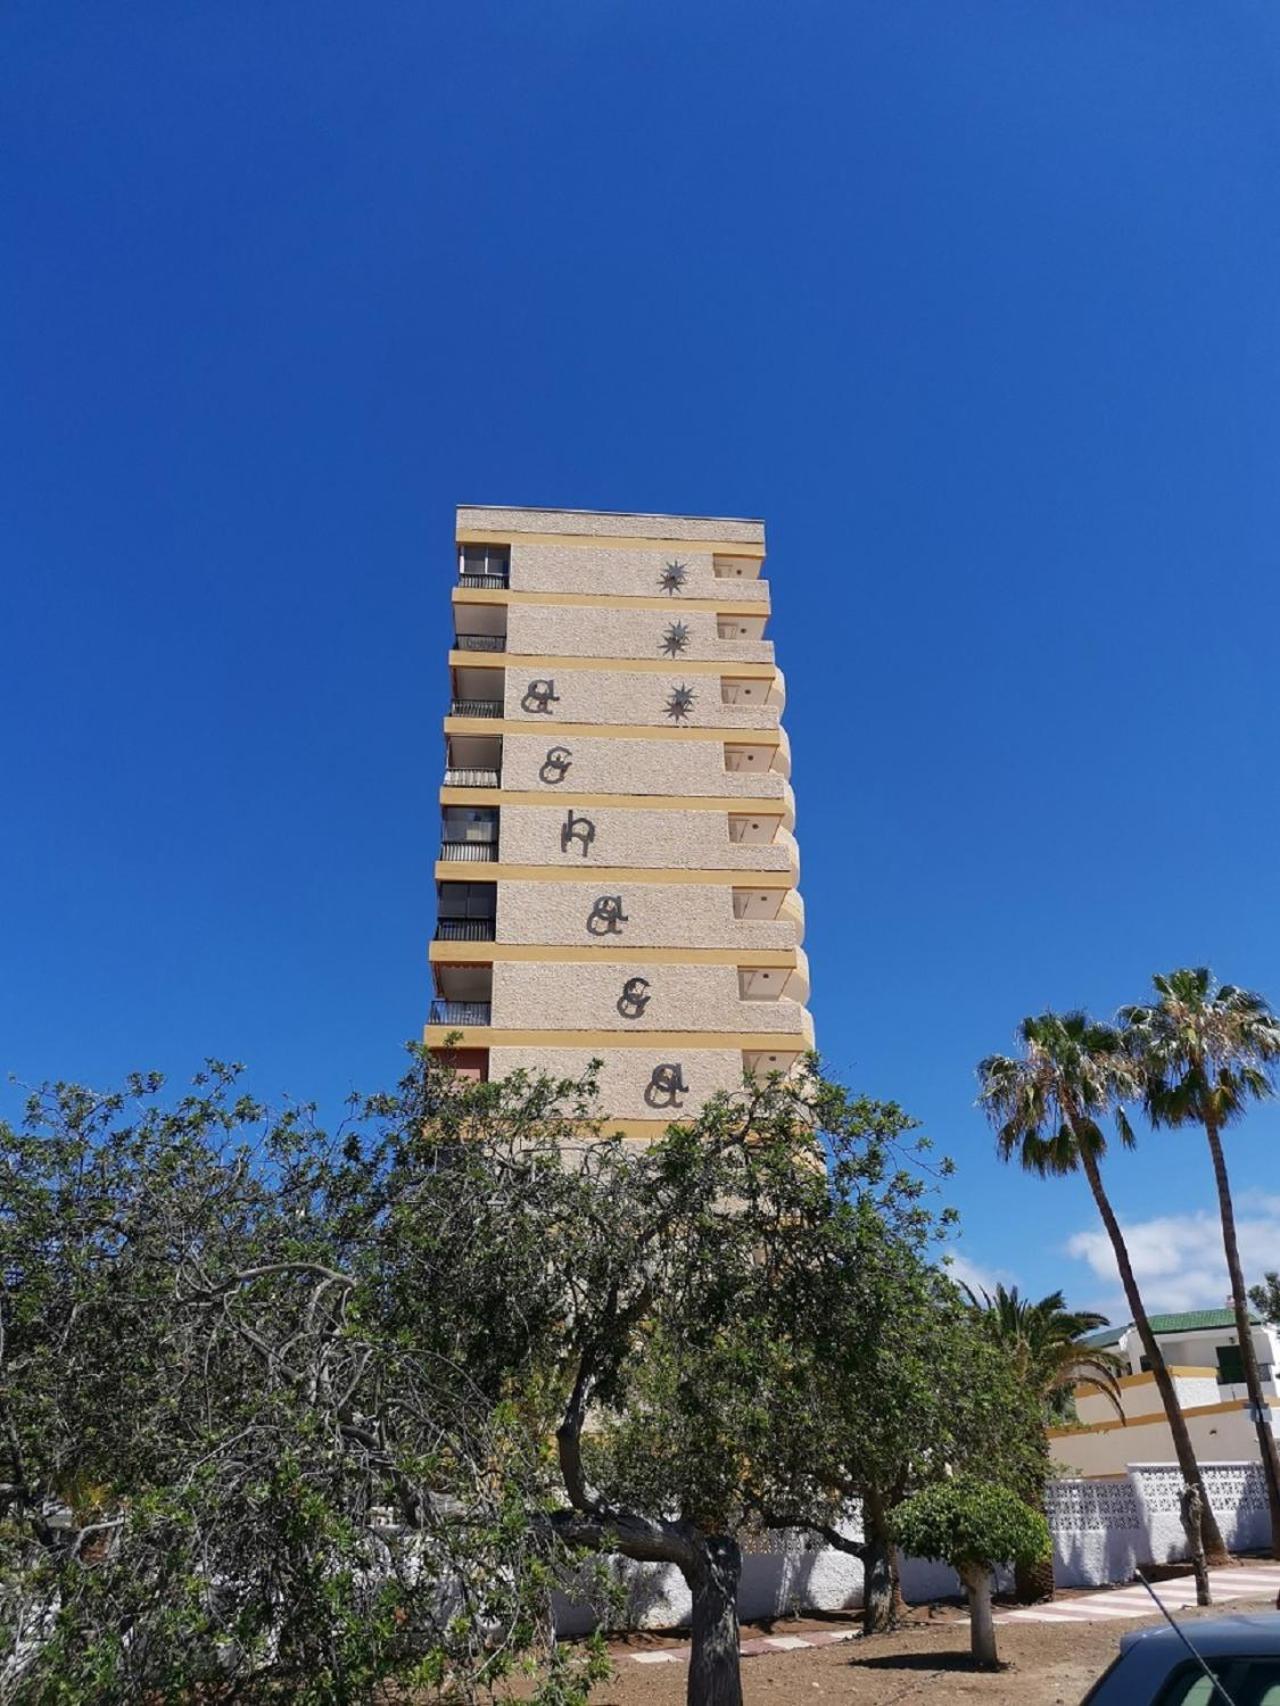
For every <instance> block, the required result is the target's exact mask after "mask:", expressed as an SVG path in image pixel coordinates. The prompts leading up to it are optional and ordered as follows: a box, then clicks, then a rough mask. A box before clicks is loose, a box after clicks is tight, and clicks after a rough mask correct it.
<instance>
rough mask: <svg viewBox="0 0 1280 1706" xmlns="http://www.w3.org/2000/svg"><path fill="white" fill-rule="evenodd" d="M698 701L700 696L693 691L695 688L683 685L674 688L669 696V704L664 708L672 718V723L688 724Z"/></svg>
mask: <svg viewBox="0 0 1280 1706" xmlns="http://www.w3.org/2000/svg"><path fill="white" fill-rule="evenodd" d="M697 701H698V695H697V694H696V693H695V692H694V691H693V688H692V687H685V686H683V685H681V686H680V687H673V688H672V689H671V691H670V693H668V695H667V702H666V704H665V705H664V706H663V707H662V708H663V710H664V711H665V712H666V713H667V715H668V716H669V717H670V718H671V720H672V722H674V723H680V722H687V721H688V719H689V713H690V711H692V709H693V707H694V706H695V705H696V704H697Z"/></svg>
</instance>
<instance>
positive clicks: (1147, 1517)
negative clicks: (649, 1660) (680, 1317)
mask: <svg viewBox="0 0 1280 1706" xmlns="http://www.w3.org/2000/svg"><path fill="white" fill-rule="evenodd" d="M1200 1467H1201V1470H1202V1471H1203V1474H1204V1481H1205V1490H1206V1492H1207V1493H1208V1495H1209V1503H1210V1504H1211V1505H1212V1506H1213V1509H1214V1511H1215V1513H1216V1515H1217V1518H1218V1522H1219V1524H1220V1526H1221V1528H1222V1535H1223V1539H1224V1540H1225V1541H1226V1543H1227V1546H1228V1547H1229V1548H1230V1549H1231V1550H1232V1551H1249V1550H1256V1549H1260V1548H1263V1547H1265V1546H1267V1545H1268V1543H1269V1540H1270V1523H1269V1521H1268V1518H1267V1500H1266V1489H1265V1487H1264V1485H1263V1480H1262V1470H1261V1468H1260V1466H1259V1465H1258V1464H1256V1463H1202V1464H1201V1465H1200ZM1181 1490H1182V1476H1181V1474H1180V1473H1179V1470H1178V1467H1177V1465H1176V1464H1174V1463H1135V1464H1131V1465H1130V1467H1129V1470H1128V1472H1127V1474H1126V1475H1125V1476H1124V1477H1123V1478H1119V1477H1118V1478H1116V1479H1114V1480H1109V1481H1083V1480H1080V1481H1051V1482H1050V1483H1049V1485H1048V1487H1047V1489H1046V1493H1045V1509H1046V1514H1047V1516H1048V1519H1049V1530H1050V1533H1051V1534H1052V1536H1053V1575H1054V1580H1055V1582H1056V1583H1057V1585H1058V1586H1059V1587H1103V1586H1106V1585H1107V1584H1109V1583H1113V1582H1127V1581H1131V1580H1132V1579H1133V1573H1134V1570H1135V1568H1137V1567H1138V1566H1140V1565H1142V1564H1146V1563H1155V1564H1169V1563H1175V1562H1177V1561H1179V1560H1181V1559H1184V1558H1185V1557H1186V1556H1187V1543H1186V1537H1185V1535H1184V1534H1183V1532H1182V1519H1181V1516H1180V1514H1179V1496H1180V1494H1181ZM849 1534H850V1536H851V1537H853V1538H856V1537H857V1536H858V1534H859V1526H858V1523H857V1521H856V1519H855V1520H854V1521H853V1522H851V1523H850V1525H849ZM617 1568H618V1570H619V1572H620V1574H621V1579H622V1580H623V1581H625V1582H627V1583H628V1584H629V1615H628V1618H627V1622H628V1623H629V1625H630V1626H631V1627H632V1628H638V1629H667V1628H677V1627H679V1626H681V1625H683V1624H687V1623H688V1621H689V1612H690V1605H689V1590H688V1588H687V1587H686V1586H685V1583H684V1579H683V1577H682V1576H681V1575H680V1572H679V1571H678V1570H675V1569H671V1568H669V1567H664V1566H659V1565H652V1564H644V1565H642V1564H627V1563H624V1562H622V1561H621V1560H619V1561H618V1564H617ZM997 1574H998V1578H999V1580H1000V1582H1001V1584H1002V1585H1007V1582H1008V1572H1006V1571H1000V1572H998V1573H997ZM902 1592H903V1597H904V1598H905V1599H906V1600H907V1601H908V1602H909V1603H911V1604H919V1603H921V1602H922V1601H927V1600H932V1599H949V1598H956V1597H958V1596H959V1595H960V1592H961V1589H960V1583H959V1581H958V1580H957V1579H956V1576H955V1573H954V1571H952V1570H949V1569H947V1568H946V1567H945V1566H944V1565H942V1564H936V1563H932V1562H930V1561H928V1560H926V1559H921V1558H905V1559H903V1560H902ZM861 1603H862V1565H861V1563H860V1562H859V1561H858V1560H857V1559H856V1558H854V1557H851V1556H850V1555H849V1554H848V1553H845V1552H840V1551H838V1550H836V1548H834V1547H831V1546H814V1545H812V1544H810V1543H809V1542H808V1537H806V1535H804V1534H803V1533H799V1532H796V1533H791V1532H788V1533H784V1534H776V1535H771V1536H769V1537H768V1538H767V1540H766V1541H765V1542H764V1544H763V1545H762V1546H761V1547H760V1549H759V1550H751V1551H747V1552H746V1553H745V1555H744V1557H743V1560H742V1585H741V1588H740V1591H739V1594H738V1611H739V1615H740V1616H741V1617H743V1618H751V1619H755V1618H768V1617H782V1616H786V1615H788V1614H797V1613H803V1612H806V1611H851V1610H854V1609H856V1608H857V1607H858V1606H859V1605H861ZM559 1622H560V1629H561V1633H562V1634H566V1635H568V1634H581V1633H583V1632H584V1631H585V1630H587V1629H589V1628H590V1627H591V1623H592V1616H591V1612H590V1611H589V1610H588V1608H587V1607H586V1606H584V1605H578V1604H570V1603H569V1602H568V1601H566V1602H564V1603H563V1605H562V1608H561V1616H560V1619H559Z"/></svg>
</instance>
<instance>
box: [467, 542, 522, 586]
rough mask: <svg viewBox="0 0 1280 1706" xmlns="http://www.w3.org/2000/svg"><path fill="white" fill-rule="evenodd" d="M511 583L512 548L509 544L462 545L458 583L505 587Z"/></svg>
mask: <svg viewBox="0 0 1280 1706" xmlns="http://www.w3.org/2000/svg"><path fill="white" fill-rule="evenodd" d="M510 584H511V548H510V546H508V545H460V546H459V547H458V585H459V586H474V587H504V586H509V585H510Z"/></svg>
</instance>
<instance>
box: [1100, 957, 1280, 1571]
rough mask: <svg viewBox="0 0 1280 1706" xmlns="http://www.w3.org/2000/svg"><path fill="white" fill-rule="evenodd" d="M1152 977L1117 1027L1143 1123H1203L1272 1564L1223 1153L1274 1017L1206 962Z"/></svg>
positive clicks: (1278, 1471)
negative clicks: (1136, 1083) (1149, 993)
mask: <svg viewBox="0 0 1280 1706" xmlns="http://www.w3.org/2000/svg"><path fill="white" fill-rule="evenodd" d="M1151 981H1152V983H1153V985H1154V986H1155V992H1156V999H1155V1001H1154V1002H1152V1003H1151V1005H1150V1006H1147V1007H1125V1008H1122V1009H1121V1012H1120V1023H1121V1025H1122V1026H1123V1027H1124V1036H1125V1042H1126V1044H1127V1046H1128V1048H1129V1052H1130V1055H1131V1057H1132V1059H1133V1061H1134V1063H1135V1065H1136V1066H1137V1068H1138V1072H1139V1074H1140V1078H1141V1084H1142V1100H1143V1105H1144V1106H1145V1108H1146V1111H1147V1117H1148V1118H1149V1119H1150V1121H1151V1123H1152V1125H1153V1126H1182V1125H1199V1126H1203V1127H1204V1134H1205V1137H1206V1138H1207V1139H1208V1141H1209V1154H1210V1156H1211V1158H1212V1160H1213V1177H1214V1181H1215V1183H1216V1185H1217V1188H1218V1213H1219V1215H1220V1216H1221V1219H1222V1244H1223V1249H1224V1251H1225V1252H1226V1258H1227V1273H1228V1275H1229V1277H1230V1280H1231V1306H1232V1308H1233V1310H1234V1311H1235V1317H1236V1337H1237V1339H1238V1340H1239V1343H1240V1355H1241V1359H1242V1361H1243V1363H1244V1379H1245V1386H1246V1387H1247V1389H1248V1393H1249V1403H1250V1406H1251V1408H1252V1410H1253V1420H1254V1426H1255V1427H1256V1428H1257V1431H1258V1450H1259V1452H1260V1454H1261V1457H1262V1473H1263V1478H1264V1479H1265V1481H1266V1484H1267V1502H1268V1504H1269V1506H1270V1509H1271V1555H1272V1557H1275V1558H1280V1448H1278V1447H1277V1444H1276V1436H1275V1435H1274V1434H1273V1433H1272V1431H1271V1425H1270V1421H1269V1417H1268V1410H1267V1406H1266V1402H1265V1400H1264V1398H1263V1395H1262V1380H1261V1377H1260V1376H1259V1373H1258V1356H1257V1352H1256V1350H1255V1348H1254V1343H1253V1328H1252V1324H1251V1322H1250V1320H1249V1293H1248V1290H1247V1288H1246V1286H1245V1282H1244V1270H1243V1268H1242V1267H1241V1266H1240V1245H1239V1240H1238V1239H1237V1237H1236V1217H1235V1209H1234V1207H1233V1205H1232V1202H1231V1182H1230V1180H1229V1179H1228V1178H1227V1162H1226V1157H1225V1156H1224V1154H1223V1152H1222V1133H1223V1131H1224V1129H1225V1128H1226V1127H1227V1126H1229V1125H1230V1124H1231V1123H1232V1122H1233V1121H1234V1120H1238V1119H1240V1118H1242V1117H1243V1115H1244V1113H1245V1110H1246V1109H1247V1108H1248V1106H1249V1104H1250V1102H1254V1101H1261V1100H1262V1099H1263V1098H1264V1097H1266V1096H1270V1095H1271V1094H1272V1092H1273V1089H1274V1085H1273V1083H1272V1073H1273V1071H1274V1067H1275V1062H1276V1060H1277V1059H1280V1019H1278V1018H1277V1017H1276V1015H1275V1014H1274V1013H1273V1012H1272V1011H1271V1008H1270V1007H1269V1006H1268V1005H1267V1003H1266V1001H1264V1000H1263V998H1262V996H1260V995H1253V994H1251V993H1250V992H1249V991H1248V990H1247V989H1237V988H1236V987H1235V985H1234V984H1230V983H1222V984H1220V983H1219V982H1218V981H1217V979H1216V978H1215V977H1214V975H1213V973H1212V972H1211V971H1210V970H1209V969H1208V967H1207V966H1195V967H1192V968H1185V967H1184V968H1183V969H1182V970H1180V971H1172V972H1170V973H1169V974H1168V976H1167V977H1155V978H1152V980H1151Z"/></svg>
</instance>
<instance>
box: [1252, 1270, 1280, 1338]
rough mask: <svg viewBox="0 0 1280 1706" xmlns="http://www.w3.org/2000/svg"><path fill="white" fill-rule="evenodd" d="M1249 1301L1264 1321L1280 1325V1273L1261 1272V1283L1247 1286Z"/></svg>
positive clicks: (1275, 1325) (1274, 1325) (1273, 1325)
mask: <svg viewBox="0 0 1280 1706" xmlns="http://www.w3.org/2000/svg"><path fill="white" fill-rule="evenodd" d="M1249 1301H1250V1303H1252V1305H1253V1307H1254V1308H1255V1309H1256V1310H1257V1311H1258V1314H1259V1315H1261V1317H1262V1319H1263V1320H1264V1321H1266V1322H1268V1323H1269V1324H1270V1325H1271V1326H1272V1327H1280V1274H1278V1273H1266V1274H1263V1276H1262V1284H1261V1285H1251V1286H1250V1287H1249Z"/></svg>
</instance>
